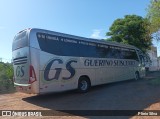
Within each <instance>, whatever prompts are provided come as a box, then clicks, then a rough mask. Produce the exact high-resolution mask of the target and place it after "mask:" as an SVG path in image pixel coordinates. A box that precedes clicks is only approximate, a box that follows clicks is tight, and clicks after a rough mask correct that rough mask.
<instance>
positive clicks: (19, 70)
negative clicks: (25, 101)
mask: <svg viewBox="0 0 160 119" xmlns="http://www.w3.org/2000/svg"><path fill="white" fill-rule="evenodd" d="M16 76H17V77H23V76H24V66H17V68H16Z"/></svg>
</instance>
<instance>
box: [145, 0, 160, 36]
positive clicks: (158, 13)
mask: <svg viewBox="0 0 160 119" xmlns="http://www.w3.org/2000/svg"><path fill="white" fill-rule="evenodd" d="M147 18H148V19H149V21H150V23H151V25H150V31H151V33H155V35H156V38H158V36H157V33H158V31H159V30H160V0H151V1H150V4H149V6H148V9H147Z"/></svg>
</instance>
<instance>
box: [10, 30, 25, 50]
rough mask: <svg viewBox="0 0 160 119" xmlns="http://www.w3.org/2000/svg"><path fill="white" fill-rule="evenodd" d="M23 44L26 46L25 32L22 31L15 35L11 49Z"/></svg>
mask: <svg viewBox="0 0 160 119" xmlns="http://www.w3.org/2000/svg"><path fill="white" fill-rule="evenodd" d="M25 46H28V38H27V32H26V31H23V32H21V33H19V34H17V35H16V36H15V38H14V40H13V44H12V51H13V50H16V49H18V48H22V47H25Z"/></svg>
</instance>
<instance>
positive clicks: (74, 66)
mask: <svg viewBox="0 0 160 119" xmlns="http://www.w3.org/2000/svg"><path fill="white" fill-rule="evenodd" d="M12 60H13V67H14V85H15V87H16V90H17V91H20V92H25V93H30V94H31V93H33V94H44V93H49V92H61V91H67V90H72V89H78V91H79V92H82V93H84V92H87V91H88V90H89V88H90V87H91V86H95V85H100V84H106V83H111V82H117V81H123V80H129V79H135V80H138V79H140V78H142V77H144V76H145V66H144V55H143V53H142V51H141V50H139V49H138V48H136V47H134V46H131V45H126V44H122V43H117V42H109V41H104V40H98V39H92V38H84V37H79V36H74V35H69V34H64V33H59V32H54V31H49V30H43V29H37V28H32V29H31V28H28V29H25V30H22V31H20V32H19V33H17V35H16V36H15V37H14V40H13V44H12Z"/></svg>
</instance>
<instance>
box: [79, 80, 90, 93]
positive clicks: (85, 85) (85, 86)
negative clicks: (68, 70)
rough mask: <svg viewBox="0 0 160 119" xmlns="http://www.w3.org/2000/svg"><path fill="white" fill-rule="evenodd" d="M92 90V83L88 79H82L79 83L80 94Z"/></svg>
mask: <svg viewBox="0 0 160 119" xmlns="http://www.w3.org/2000/svg"><path fill="white" fill-rule="evenodd" d="M89 88H90V81H89V79H88V78H87V77H80V79H79V81H78V91H79V92H80V93H86V92H88V90H89Z"/></svg>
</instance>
